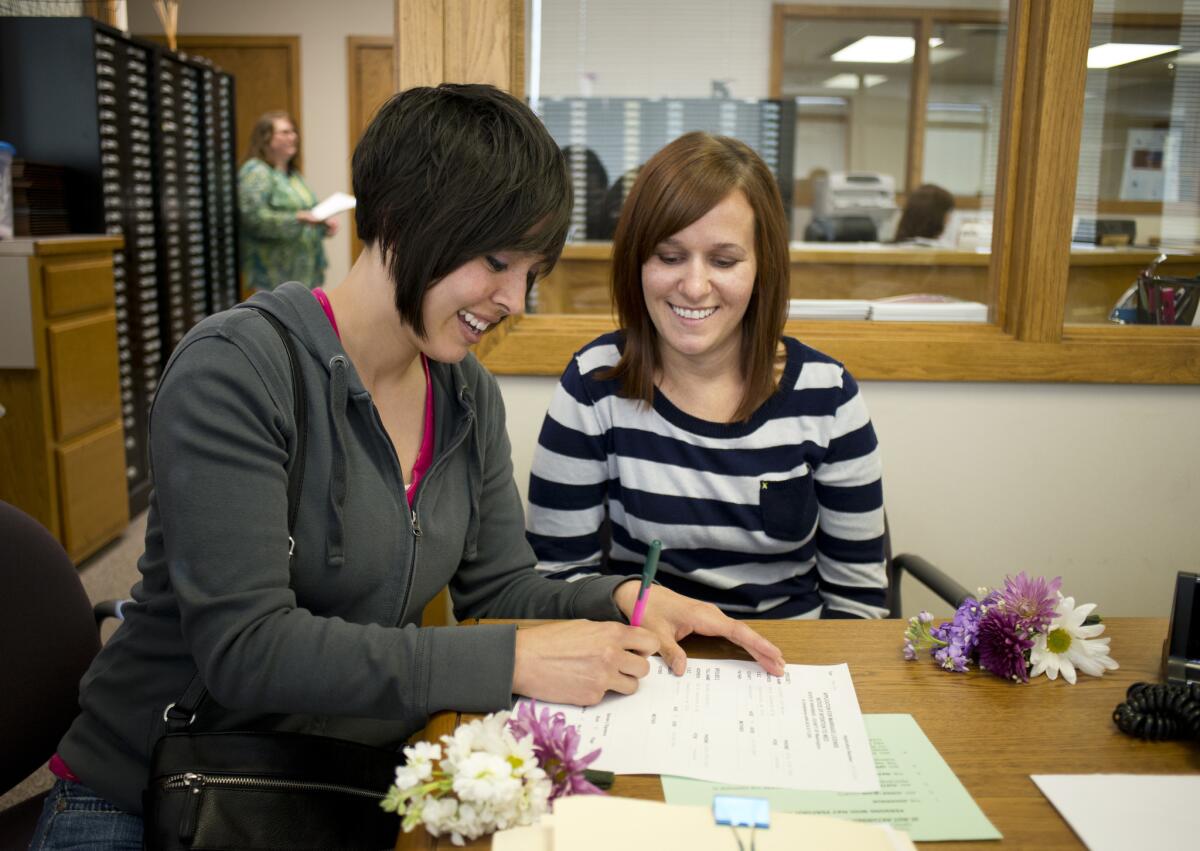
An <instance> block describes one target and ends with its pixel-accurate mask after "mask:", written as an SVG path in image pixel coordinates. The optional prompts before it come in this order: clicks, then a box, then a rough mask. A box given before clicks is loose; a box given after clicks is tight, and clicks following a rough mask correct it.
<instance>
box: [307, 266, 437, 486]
mask: <svg viewBox="0 0 1200 851" xmlns="http://www.w3.org/2000/svg"><path fill="white" fill-rule="evenodd" d="M312 293H313V295H314V296H315V297H316V299H317V301H318V302H319V303H320V305H321V309H322V310H324V311H325V316H326V317H328V319H329V324H330V325H332V326H333V333H335V334H337V335H338V339H339V340H340V339H341V338H342V334H341V332H340V331H338V325H337V319H336V318H334V315H333V305H331V304H330V303H329V296H327V295H325V291H324V290H323V289H321V288H320V287H317V288H316V289H314V290H313V291H312ZM421 366H422V367H423V368H424V370H425V428H424V431H423V433H422V434H421V448H420V449H419V450H417V460H416V461H415V462H413V471H412V481H411V482H409V483H408V484H407V485H405V486H404V495H405V496H406V497H407V498H408V507H409V508H412V504H413V496H414V495H415V494H416V492H417V485H418V484H420V482H421V479H422V477H423V476H424V475H425V473H426V472H427V471H428V470H429V465H430V464H432V463H433V381H432V380H430V377H429V359H428V358H426V357H425V355H421Z"/></svg>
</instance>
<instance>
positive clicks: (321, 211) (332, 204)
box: [309, 192, 358, 222]
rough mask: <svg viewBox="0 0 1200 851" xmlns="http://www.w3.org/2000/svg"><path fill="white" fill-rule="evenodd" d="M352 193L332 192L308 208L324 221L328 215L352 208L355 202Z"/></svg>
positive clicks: (334, 214)
mask: <svg viewBox="0 0 1200 851" xmlns="http://www.w3.org/2000/svg"><path fill="white" fill-rule="evenodd" d="M357 203H358V202H357V200H355V198H354V196H353V195H347V194H346V193H345V192H334V193H333V194H332V195H330V196H329V197H328V198H326V199H325V200H324V201H322V202H321V203H320V204H318V205H317V206H315V207H313V208H312V209H311V210H309V212H310V213H312V214H313V215H314V216H316V217H317V219H319V220H320V221H322V222H323V221H325V220H326V219H328V218H329V217H330V216H336V215H337V214H338V213H342V212H345V211H346V210H353V209H354V205H355V204H357Z"/></svg>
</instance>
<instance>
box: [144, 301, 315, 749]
mask: <svg viewBox="0 0 1200 851" xmlns="http://www.w3.org/2000/svg"><path fill="white" fill-rule="evenodd" d="M241 307H244V308H247V309H249V310H253V311H255V312H257V313H258V314H259V315H260V316H261V317H262V318H263V319H265V320H267V322H268V323H270V325H271V327H272V328H274V329H275V333H276V334H278V335H279V339H280V340H282V341H283V348H284V351H286V352H287V359H288V368H289V370H290V371H291V374H292V401H293V406H292V415H293V417H294V418H295V421H296V443H295V454H294V456H293V457H292V465H291V467H290V468H289V469H288V490H287V494H288V565H289V566H290V565H291V564H292V563H293V562H294V561H295V560H296V515H297V513H298V512H299V510H300V491H301V489H302V488H303V487H304V457H305V454H306V453H305V450H306V448H307V445H308V413H307V412H308V406H307V404H306V403H307V399H306V397H305V394H304V384H303V382H302V381H301V380H300V369H299V358H298V357H297V355H296V347H295V344H293V343H292V335H291V334H290V333H289V332H288V330H287V329H286V328H284V327H283V323H282V322H280V321H279V320H278V319H276V318H275V316H274V315H273V314H271V313H270V312H268V311H266V310H263V309H262V308H260V307H257V306H255V305H253V304H243V305H241ZM206 697H208V689H207V688H205V686H204V682H203V681H202V680H201V679H200V673H199V672H198V671H197V672H196V674H195V675H194V676H193V677H192V681H191V682H190V683H188V687H187V689H185V690H184V692H183V695H182V696H181V697H180V698H179V699H178V700H176V701H175V702H174V703H172V704H170V705H169V706H167V708H166V709H165V710H164V711H163V720H164V721H166V722H167V732H168V733H178V732H182V731H183V730H186V729H187V728H188V727H190V726H191V725H192V722H193V721H195V720H196V713H197V712H199V711H200V705H201V704H202V703H203V702H204V699H205V698H206Z"/></svg>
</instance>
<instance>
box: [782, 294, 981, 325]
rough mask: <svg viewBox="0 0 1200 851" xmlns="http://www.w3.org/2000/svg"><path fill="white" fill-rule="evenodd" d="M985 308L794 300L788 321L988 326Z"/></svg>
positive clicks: (912, 298)
mask: <svg viewBox="0 0 1200 851" xmlns="http://www.w3.org/2000/svg"><path fill="white" fill-rule="evenodd" d="M987 312H988V311H987V305H986V304H983V303H981V302H978V301H959V300H957V299H952V298H950V297H949V296H940V295H924V294H914V295H904V296H895V297H894V298H882V299H876V300H874V301H870V300H868V299H858V298H794V299H791V300H790V301H789V302H788V319H874V320H876V321H879V322H987Z"/></svg>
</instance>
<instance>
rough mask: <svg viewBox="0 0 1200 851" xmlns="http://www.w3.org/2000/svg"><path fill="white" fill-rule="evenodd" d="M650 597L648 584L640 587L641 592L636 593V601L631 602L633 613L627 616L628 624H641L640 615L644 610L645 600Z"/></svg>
mask: <svg viewBox="0 0 1200 851" xmlns="http://www.w3.org/2000/svg"><path fill="white" fill-rule="evenodd" d="M649 598H650V586H649V585H647V586H646V587H645V588H644V589H642V593H641V594H638V598H637V602H636V603H634V604H633V614H632V615H630V616H629V625H630V626H641V625H642V615H643V614H645V612H646V600H648V599H649Z"/></svg>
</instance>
